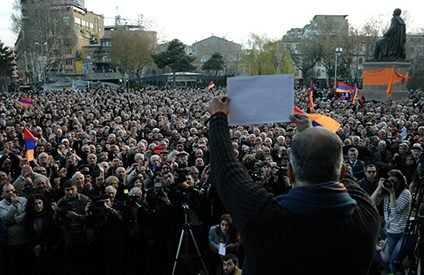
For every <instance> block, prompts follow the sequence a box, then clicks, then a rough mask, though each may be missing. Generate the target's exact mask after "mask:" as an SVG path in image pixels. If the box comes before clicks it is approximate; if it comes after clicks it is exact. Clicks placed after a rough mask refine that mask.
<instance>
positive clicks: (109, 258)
mask: <svg viewBox="0 0 424 275" xmlns="http://www.w3.org/2000/svg"><path fill="white" fill-rule="evenodd" d="M108 188H109V189H110V191H111V193H112V192H113V190H112V188H114V187H112V186H107V187H106V191H107V190H108ZM115 191H116V190H115ZM112 196H113V195H112V194H106V195H102V196H98V197H94V198H93V200H92V202H90V204H89V205H88V207H87V228H88V231H91V232H90V233H91V236H92V238H91V239H90V240H89V242H90V244H91V245H90V249H91V251H92V253H90V254H91V255H92V256H93V260H94V261H93V262H91V264H93V268H94V271H95V273H98V274H126V271H127V269H126V268H127V264H126V259H127V254H126V244H127V234H126V229H125V225H124V221H123V219H122V216H121V214H120V213H119V212H118V210H116V209H114V208H113V207H112V206H113V205H112V201H111V197H112Z"/></svg>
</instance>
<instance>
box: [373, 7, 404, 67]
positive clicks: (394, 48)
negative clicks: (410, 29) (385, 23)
mask: <svg viewBox="0 0 424 275" xmlns="http://www.w3.org/2000/svg"><path fill="white" fill-rule="evenodd" d="M401 13H402V11H401V9H395V10H394V11H393V18H392V22H391V24H390V27H389V30H388V31H387V32H386V33H385V34H384V35H383V36H384V37H383V38H382V39H379V40H377V43H376V45H375V50H374V58H373V59H371V60H370V61H386V60H387V61H395V60H404V59H405V58H406V56H405V42H406V26H405V21H403V19H402V18H401V17H400V14H401Z"/></svg>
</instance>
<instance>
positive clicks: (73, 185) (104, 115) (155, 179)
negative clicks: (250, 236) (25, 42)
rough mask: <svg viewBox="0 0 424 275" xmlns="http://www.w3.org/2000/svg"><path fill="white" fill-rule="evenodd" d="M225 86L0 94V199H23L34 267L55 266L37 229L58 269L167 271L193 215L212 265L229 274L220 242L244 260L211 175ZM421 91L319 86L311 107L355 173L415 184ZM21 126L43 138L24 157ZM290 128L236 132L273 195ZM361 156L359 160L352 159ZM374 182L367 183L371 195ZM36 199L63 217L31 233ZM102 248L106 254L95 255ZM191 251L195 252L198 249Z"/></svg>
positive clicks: (423, 123) (286, 183)
mask: <svg viewBox="0 0 424 275" xmlns="http://www.w3.org/2000/svg"><path fill="white" fill-rule="evenodd" d="M225 93H226V91H225V90H224V89H218V90H214V91H205V90H203V89H202V90H200V89H199V90H196V89H169V90H160V89H157V90H155V89H150V90H129V91H126V90H118V91H114V90H107V89H92V90H86V91H67V90H64V91H62V90H61V91H49V92H43V91H40V92H25V93H15V94H6V93H3V94H1V95H0V96H1V102H0V130H1V131H0V187H1V190H2V199H4V200H6V199H9V201H10V197H9V196H10V195H8V193H12V192H13V193H15V194H16V196H17V197H18V198H21V197H22V198H26V200H25V201H26V210H25V212H26V217H24V218H23V220H24V222H23V224H26V225H27V226H26V227H25V233H22V234H24V235H22V236H18V237H20V239H21V243H18V244H19V245H21V244H24V245H27V246H28V247H29V248H30V253H29V254H34V253H35V252H34V251H37V253H35V255H36V257H35V258H34V259H35V260H34V261H33V264H34V265H37V264H38V266H43V265H44V264H46V262H47V264H49V261H48V259H47V260H46V259H44V260H43V262H42V263H40V258H39V255H40V251H39V249H38V248H37V249H35V250H34V247H36V246H37V245H41V244H40V243H39V241H40V240H39V237H40V236H39V234H52V235H53V236H55V238H53V239H55V240H56V239H57V240H58V241H57V242H55V241H51V242H49V243H43V244H42V245H41V246H45V247H43V249H44V250H41V251H46V253H50V254H49V256H50V257H51V258H50V259H55V261H56V263H64V264H63V265H59V266H58V265H57V264H56V265H54V264H49V265H50V267H51V268H50V269H48V270H49V272H52V274H53V273H54V272H58V270H61V268H63V267H65V269H67V272H76V273H75V274H84V272H92V273H93V272H94V270H99V268H100V269H101V270H105V272H106V271H107V272H109V273H106V274H115V273H114V272H115V271H116V273H119V272H122V271H121V270H115V268H114V267H113V265H114V264H124V266H125V267H126V268H128V270H127V271H128V272H129V274H130V273H131V272H135V270H137V271H140V272H142V274H170V270H171V269H172V267H173V264H175V262H174V257H175V253H176V251H177V246H178V238H179V237H180V234H179V232H180V231H181V230H182V228H183V225H184V222H185V218H187V219H188V220H189V222H190V224H191V225H192V228H193V231H195V234H194V235H195V236H196V241H197V242H198V245H199V248H200V251H201V254H202V256H203V258H205V261H206V264H207V266H208V269H210V271H213V272H215V270H217V272H220V271H222V270H221V269H222V266H221V262H222V257H223V256H224V255H222V251H221V250H220V249H219V244H220V243H224V244H226V245H227V246H226V247H227V249H226V252H225V249H224V254H229V255H232V256H231V257H233V256H234V257H235V258H234V259H237V262H239V263H240V265H241V263H242V262H243V249H242V246H243V242H242V240H241V239H240V236H239V235H238V234H237V230H236V228H233V227H232V222H231V217H230V216H229V215H226V214H228V213H227V211H226V210H225V208H224V206H223V205H222V204H221V203H220V200H219V197H218V195H217V193H216V190H214V186H213V185H214V184H213V179H211V178H210V177H209V158H208V125H207V121H208V118H209V114H208V112H207V106H208V102H209V101H210V99H211V98H212V97H213V96H216V95H220V94H225ZM21 97H24V98H31V99H32V100H33V106H32V107H23V106H21V105H20V104H19V102H18V99H19V98H21ZM306 98H307V90H306V89H298V90H296V92H295V105H296V106H297V107H299V108H300V109H303V110H307V103H306ZM423 98H424V97H423V91H420V90H415V91H410V93H409V98H408V99H407V100H404V101H396V102H393V101H386V102H378V101H372V100H369V101H365V102H361V103H359V102H356V103H355V104H352V103H351V102H350V101H349V100H345V98H344V97H342V98H341V97H338V96H337V95H335V94H334V93H333V92H331V91H329V90H322V91H317V92H316V93H315V95H314V101H315V110H314V112H315V113H321V114H325V115H328V116H331V117H333V118H334V119H336V120H337V121H338V122H340V124H341V128H340V129H339V130H338V131H337V135H339V137H340V138H341V140H342V141H343V143H344V158H345V163H346V165H347V166H348V171H349V173H350V175H351V176H352V177H355V178H356V180H357V181H358V182H359V181H361V180H363V179H365V178H367V168H369V167H374V168H375V170H376V178H379V177H385V176H386V174H387V173H388V172H389V171H391V170H393V169H397V170H399V171H401V172H402V173H403V174H404V175H405V177H406V181H407V182H406V184H407V185H408V186H410V187H411V188H412V189H413V188H415V186H416V184H417V180H418V179H419V176H420V175H417V167H420V163H421V154H422V150H423V149H424V118H423V113H424V112H423V109H424V99H423ZM253 100H254V99H252V101H253ZM24 128H28V129H29V130H30V131H31V132H32V134H33V135H34V137H35V138H36V140H37V142H36V147H35V159H34V160H32V161H28V160H27V159H26V157H25V146H24V145H25V141H24V136H23V132H24ZM295 133H296V129H295V127H294V125H292V124H289V123H281V124H269V125H255V126H237V127H231V129H230V136H231V140H232V145H233V152H234V156H235V157H236V158H238V159H239V160H240V161H241V162H242V163H243V165H244V167H245V168H246V169H247V170H248V172H249V174H250V175H251V176H252V178H253V179H254V180H255V181H256V182H257V184H258V185H261V186H263V187H264V188H266V189H267V190H268V191H269V192H272V193H274V194H275V195H276V196H277V195H280V194H284V193H286V192H288V190H289V189H290V188H291V186H290V180H289V178H288V177H287V174H286V173H287V164H288V157H289V151H290V143H291V140H292V137H293V135H294V134H295ZM356 160H359V161H362V162H363V164H364V166H362V167H361V168H357V167H356V164H355V162H356ZM418 170H419V169H418ZM374 191H375V188H372V187H371V188H370V191H369V193H370V195H371V194H372V193H373V192H374ZM367 192H368V191H367ZM75 198H77V200H78V202H79V203H78V205H77V206H75V205H74V204H75V203H74V200H75ZM40 200H41V201H42V202H43V203H44V209H43V210H42V211H46V212H49V213H51V221H50V223H51V224H55V225H57V228H56V227H54V226H53V225H52V226H50V227H49V229H46V230H45V231H43V232H42V233H41V232H38V231H37V232H34V230H31V224H32V223H33V222H34V219H35V218H36V217H37V213H38V212H37V209H39V208H37V205H38V207H39V204H40V202H39V201H40ZM12 202H13V203H15V201H14V200H13V199H12ZM13 203H12V204H13ZM9 204H10V203H9ZM186 205H187V207H185V206H186ZM0 208H1V207H0ZM34 209H35V212H34V211H33V210H34ZM105 209H107V211H106V210H105ZM0 210H1V209H0ZM71 212H72V213H71ZM106 213H107V214H106ZM223 215H224V216H223ZM0 216H1V212H0ZM185 216H188V217H185ZM49 217H50V216H49ZM8 226H15V225H9V224H8V223H7V222H5V220H4V219H3V225H2V228H7V227H8ZM51 228H56V229H57V232H50V231H49V230H50V229H51ZM111 229H113V230H111ZM52 231H54V230H53V229H52ZM0 232H4V230H3V231H1V230H0ZM58 232H59V233H58ZM81 232H83V233H81ZM93 232H94V233H93ZM15 233H16V234H20V233H19V232H15ZM61 233H65V234H61ZM90 233H91V234H90ZM37 234H38V235H37ZM78 234H80V236H79V237H78ZM4 236H5V235H4V234H0V238H1V242H3V243H4V244H5V248H4V249H3V251H6V249H8V247H9V246H13V245H14V244H13V243H8V240H7V238H4ZM64 236H66V238H65V239H63V238H64ZM118 244H119V245H118ZM120 245H122V247H121V246H120ZM67 246H71V247H72V249H69V247H67ZM76 248H78V249H76ZM99 249H100V250H101V251H102V253H94V251H98V250H99ZM76 250H78V251H76ZM187 250H190V251H191V252H192V253H191V254H193V253H194V252H195V250H194V249H193V246H190V247H189V248H187ZM52 251H56V252H57V253H52ZM117 251H118V252H119V251H121V252H122V253H118V252H117ZM193 251H194V252H193ZM31 252H34V253H31ZM220 253H221V255H220ZM0 254H1V253H0ZM5 254H6V253H5V252H3V255H0V256H4V255H5ZM194 254H195V253H194ZM37 255H38V256H37ZM52 255H53V256H52ZM9 256H10V255H9ZM32 256H34V255H32ZM231 257H230V258H231ZM6 258H7V257H6ZM183 258H184V259H185V260H184V261H182V260H181V261H177V263H178V267H177V270H179V271H180V272H188V273H185V274H190V272H192V270H189V269H190V267H193V268H194V267H198V266H201V265H199V263H196V264H193V262H196V261H197V260H196V258H194V259H190V260H187V259H186V258H185V257H183ZM227 258H228V257H227ZM7 260H8V261H9V260H10V258H7ZM5 261H6V260H4V262H5ZM105 261H106V264H105ZM187 261H189V262H187ZM0 262H1V261H0ZM81 266H84V268H82V269H81ZM87 266H88V267H89V268H85V267H87ZM12 268H13V267H12ZM199 268H201V267H199ZM181 269H184V270H185V271H181ZM62 270H63V269H62ZM84 270H85V271H84ZM0 271H1V269H0ZM9 271H10V270H9ZM59 272H60V271H59ZM193 272H195V271H193ZM0 273H2V272H0ZM5 274H7V273H5ZM16 274H18V273H16ZM93 274H94V273H93ZM137 274H140V273H137Z"/></svg>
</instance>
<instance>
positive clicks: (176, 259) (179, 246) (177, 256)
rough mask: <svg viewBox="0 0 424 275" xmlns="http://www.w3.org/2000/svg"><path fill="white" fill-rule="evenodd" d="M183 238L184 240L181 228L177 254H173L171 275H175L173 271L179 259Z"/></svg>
mask: <svg viewBox="0 0 424 275" xmlns="http://www.w3.org/2000/svg"><path fill="white" fill-rule="evenodd" d="M183 238H184V228H183V230H181V236H180V240H179V241H178V248H177V254H175V260H174V266H173V267H172V275H175V270H176V268H177V263H178V258H179V257H180V252H181V244H182V242H183Z"/></svg>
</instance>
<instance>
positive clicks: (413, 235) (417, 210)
mask: <svg viewBox="0 0 424 275" xmlns="http://www.w3.org/2000/svg"><path fill="white" fill-rule="evenodd" d="M417 169H418V168H417ZM423 229H424V178H420V180H419V181H418V184H417V191H416V193H415V194H414V195H413V197H412V202H411V211H410V212H409V215H408V221H407V223H406V227H405V235H404V239H403V241H402V245H401V248H400V251H399V256H398V258H397V259H396V261H395V263H394V269H395V271H401V269H402V267H403V266H402V262H403V260H404V259H405V258H407V257H408V256H409V260H410V264H409V272H408V274H420V272H421V268H422V267H421V265H422V264H423V263H422V262H421V261H422V257H423V255H422V253H423V252H422V251H423V249H424V239H423V234H424V230H423Z"/></svg>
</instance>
